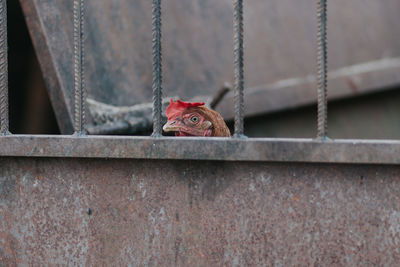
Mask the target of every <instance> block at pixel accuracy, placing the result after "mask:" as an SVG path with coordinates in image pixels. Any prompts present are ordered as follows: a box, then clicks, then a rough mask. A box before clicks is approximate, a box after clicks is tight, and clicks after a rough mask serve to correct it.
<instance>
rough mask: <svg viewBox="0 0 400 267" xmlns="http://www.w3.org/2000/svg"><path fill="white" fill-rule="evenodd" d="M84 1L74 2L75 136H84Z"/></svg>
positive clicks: (76, 0)
mask: <svg viewBox="0 0 400 267" xmlns="http://www.w3.org/2000/svg"><path fill="white" fill-rule="evenodd" d="M84 11H85V0H74V87H75V95H74V96H75V135H85V106H86V101H85V99H86V91H85V64H84V62H85V49H84V48H85V47H84V37H85V35H84V34H85V32H84V22H85V19H84V18H85V13H84Z"/></svg>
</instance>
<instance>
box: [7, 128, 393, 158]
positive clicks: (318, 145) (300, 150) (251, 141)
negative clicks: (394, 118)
mask: <svg viewBox="0 0 400 267" xmlns="http://www.w3.org/2000/svg"><path fill="white" fill-rule="evenodd" d="M0 140H1V141H0V157H1V156H13V157H14V156H15V157H67V158H71V157H74V158H121V159H122V158H131V159H177V160H178V159H179V160H224V161H272V162H314V163H360V164H399V163H400V157H399V155H400V141H388V140H335V141H321V140H317V139H288V138H286V139H283V138H273V139H272V138H247V139H245V138H242V139H240V138H211V137H208V138H207V137H197V138H196V137H158V138H152V137H125V136H78V137H76V136H71V135H68V136H67V135H61V136H46V135H43V136H31V135H8V136H5V137H1V139H0Z"/></svg>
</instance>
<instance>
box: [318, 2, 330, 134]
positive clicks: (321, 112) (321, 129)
mask: <svg viewBox="0 0 400 267" xmlns="http://www.w3.org/2000/svg"><path fill="white" fill-rule="evenodd" d="M317 1H318V58H317V61H318V62H317V64H318V133H317V137H318V138H320V139H322V140H325V139H326V138H327V134H328V100H327V99H328V97H327V95H328V90H327V83H328V65H327V56H328V51H327V0H317Z"/></svg>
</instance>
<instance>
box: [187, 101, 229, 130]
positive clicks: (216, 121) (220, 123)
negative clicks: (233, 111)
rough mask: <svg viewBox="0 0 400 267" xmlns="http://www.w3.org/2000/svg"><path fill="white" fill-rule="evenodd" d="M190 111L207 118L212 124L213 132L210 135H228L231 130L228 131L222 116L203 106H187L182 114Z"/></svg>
mask: <svg viewBox="0 0 400 267" xmlns="http://www.w3.org/2000/svg"><path fill="white" fill-rule="evenodd" d="M190 112H198V113H199V114H200V115H202V116H204V118H205V119H207V120H209V121H210V122H211V123H212V125H213V133H212V135H211V136H219V137H230V136H231V132H230V131H229V128H228V126H227V125H226V123H225V121H224V119H223V118H222V116H221V115H220V114H219V113H218V112H216V111H214V110H212V109H209V108H206V107H205V106H200V107H190V108H187V109H186V111H185V112H183V113H184V114H186V113H190Z"/></svg>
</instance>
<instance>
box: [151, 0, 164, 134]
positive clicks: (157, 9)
mask: <svg viewBox="0 0 400 267" xmlns="http://www.w3.org/2000/svg"><path fill="white" fill-rule="evenodd" d="M152 13H153V18H152V37H153V40H152V43H153V47H152V48H153V134H152V136H153V137H160V136H162V125H161V120H162V114H161V101H162V99H161V98H162V54H161V0H153V5H152Z"/></svg>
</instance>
